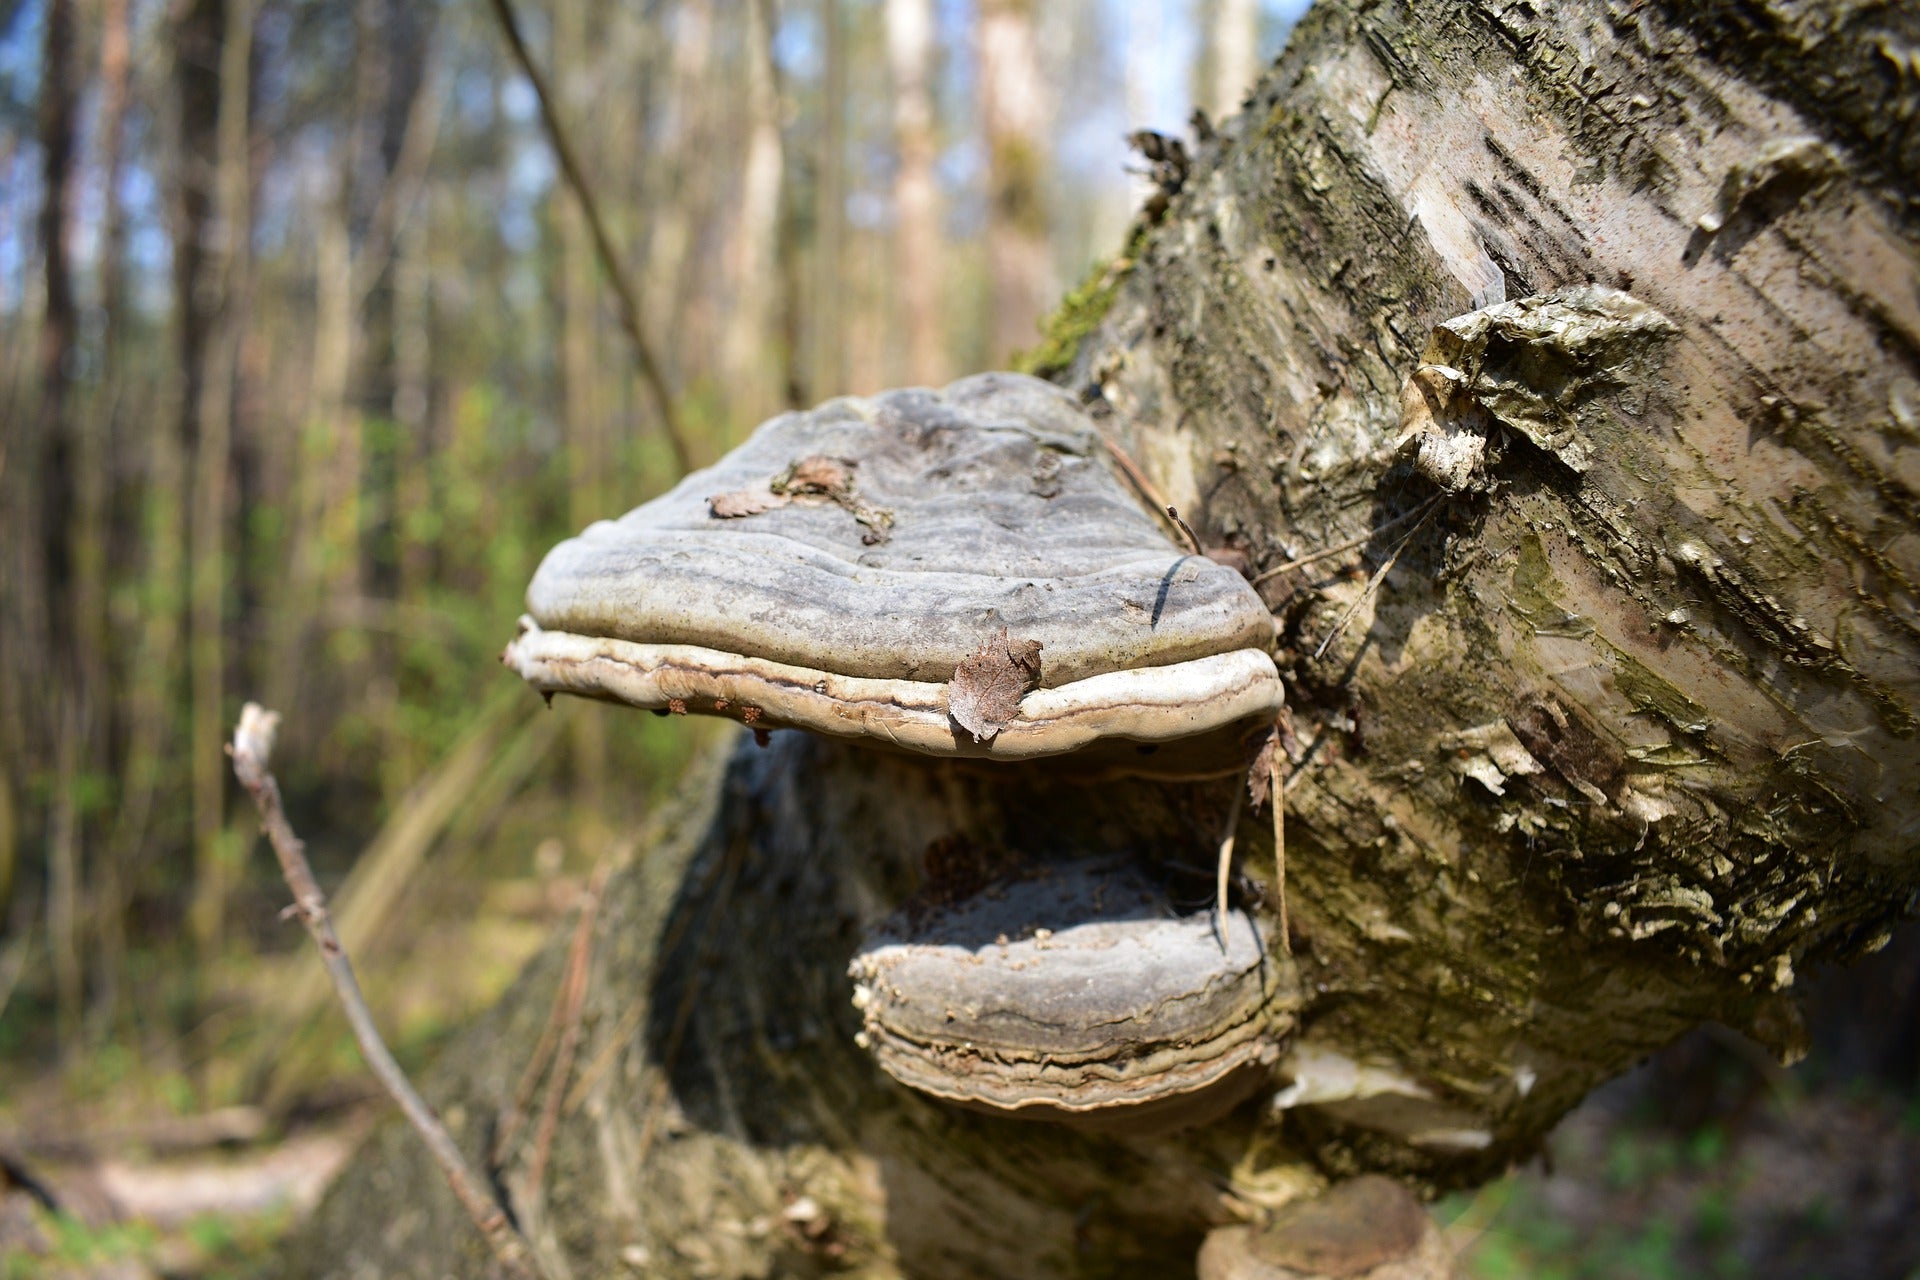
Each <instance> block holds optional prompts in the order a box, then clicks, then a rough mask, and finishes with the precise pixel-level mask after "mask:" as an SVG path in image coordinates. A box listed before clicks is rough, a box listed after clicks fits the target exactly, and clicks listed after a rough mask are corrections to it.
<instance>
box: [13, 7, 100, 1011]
mask: <svg viewBox="0 0 1920 1280" xmlns="http://www.w3.org/2000/svg"><path fill="white" fill-rule="evenodd" d="M131 63H132V39H131V32H130V30H129V28H128V20H127V0H102V3H101V5H100V114H99V121H98V126H97V128H98V136H99V145H98V150H99V157H100V159H99V165H100V175H101V183H102V193H101V212H100V251H99V291H100V292H99V312H100V325H99V332H100V357H99V360H100V366H99V367H100V370H101V374H102V376H101V378H100V381H99V387H98V395H97V402H96V404H95V407H94V411H93V413H92V414H90V415H89V421H90V423H91V432H90V435H89V437H88V441H87V443H88V448H87V461H86V462H84V463H83V464H82V466H81V470H80V480H81V484H82V485H83V488H82V491H81V495H80V525H81V528H82V529H83V530H85V531H86V532H85V534H84V536H83V537H81V538H80V542H81V543H82V546H83V550H82V552H81V554H80V556H79V564H80V567H81V570H82V571H81V573H80V580H81V583H82V591H81V595H82V598H83V602H84V603H83V605H82V610H81V613H82V619H83V627H84V629H85V631H86V635H87V638H86V640H85V641H84V642H83V644H82V645H81V647H80V652H81V653H82V654H83V655H84V656H85V657H86V659H87V667H88V670H87V675H86V677H85V679H86V681H87V684H86V687H87V688H88V689H90V690H92V691H93V705H92V707H91V711H92V740H93V742H94V743H95V752H96V759H98V760H100V761H101V763H102V764H106V763H107V761H108V759H109V754H108V753H109V751H110V746H109V739H108V734H109V731H110V728H111V727H113V726H117V725H121V724H124V723H126V721H127V718H128V717H126V715H125V714H124V713H123V712H121V711H119V710H118V708H117V707H114V706H110V705H109V704H110V703H111V702H112V701H113V694H114V689H113V684H112V680H111V677H110V674H109V671H108V660H107V636H106V632H107V608H108V604H107V582H108V571H107V557H108V554H109V546H110V544H111V542H112V541H113V540H114V538H113V532H114V531H113V520H112V513H111V510H110V495H111V492H112V483H113V473H114V470H115V464H116V458H115V457H114V448H113V445H114V436H115V435H116V434H117V431H116V427H117V424H118V422H119V406H120V403H121V399H122V396H123V394H124V391H125V385H126V384H125V382H124V381H123V374H122V372H121V370H122V368H123V361H124V356H125V352H124V350H123V347H122V341H121V340H122V338H123V336H124V331H125V328H126V324H127V315H126V311H127V296H126V241H127V225H126V221H127V220H126V207H125V202H124V201H123V200H122V199H121V193H120V183H121V180H122V177H123V173H122V167H123V161H124V156H125V151H126V121H127V102H128V97H129V80H130V66H131ZM116 763H119V764H120V765H121V766H122V767H124V765H125V761H124V759H122V760H120V761H117V762H116ZM126 798H127V797H126V796H125V793H124V791H123V792H122V795H121V797H120V799H121V801H122V803H123V804H124V803H125V801H126ZM101 825H102V827H103V828H104V827H105V826H106V824H104V823H103V824H101ZM112 829H113V838H111V839H101V840H97V841H96V845H97V847H98V848H99V849H100V854H99V856H98V857H97V858H96V860H95V863H94V873H93V882H94V884H93V919H94V921H95V934H96V943H97V949H98V956H99V962H98V966H97V972H96V974H95V991H94V1000H93V1006H92V1009H91V1012H90V1014H89V1017H90V1019H91V1022H92V1027H93V1029H94V1030H95V1031H96V1032H98V1033H101V1034H104V1033H106V1032H108V1031H110V1030H111V1029H112V1028H113V1026H114V1024H115V1022H116V1020H117V1019H118V1017H119V1003H120V980H121V977H122V975H123V973H124V972H125V968H126V957H127V935H126V913H127V901H128V896H127V895H128V886H129V884H130V883H131V866H130V864H131V862H132V860H133V851H132V849H131V848H130V847H129V846H128V845H127V844H125V843H124V842H123V841H122V840H121V839H120V838H119V837H120V834H121V828H120V825H119V822H118V821H117V819H116V821H115V822H114V824H113V828H112ZM3 905H4V895H0V906H3Z"/></svg>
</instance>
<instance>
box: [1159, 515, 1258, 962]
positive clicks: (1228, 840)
mask: <svg viewBox="0 0 1920 1280" xmlns="http://www.w3.org/2000/svg"><path fill="white" fill-rule="evenodd" d="M1169 510H1171V508H1169ZM1240 792H1241V788H1240V786H1239V784H1238V783H1235V784H1234V788H1233V807H1232V808H1231V809H1229V810H1227V829H1226V831H1224V832H1223V833H1222V834H1221V836H1220V859H1219V861H1218V862H1217V863H1216V864H1215V865H1214V871H1213V908H1214V915H1215V918H1216V919H1217V920H1218V921H1219V924H1220V949H1221V950H1222V951H1225V950H1226V949H1227V875H1228V872H1229V871H1231V870H1232V868H1233V838H1234V834H1235V833H1236V832H1238V831H1239V830H1240V803H1241V801H1240Z"/></svg>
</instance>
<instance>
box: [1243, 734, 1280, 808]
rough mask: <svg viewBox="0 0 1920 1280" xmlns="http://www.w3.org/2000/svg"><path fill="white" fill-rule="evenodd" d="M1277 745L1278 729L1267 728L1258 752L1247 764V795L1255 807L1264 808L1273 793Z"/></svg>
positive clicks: (1278, 738) (1278, 741)
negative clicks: (1251, 761) (1274, 760)
mask: <svg viewBox="0 0 1920 1280" xmlns="http://www.w3.org/2000/svg"><path fill="white" fill-rule="evenodd" d="M1279 747H1280V730H1279V729H1277V728H1276V729H1269V730H1267V736H1266V737H1265V738H1262V739H1261V740H1260V752H1259V754H1258V755H1256V756H1254V758H1253V763H1252V764H1251V765H1249V766H1247V797H1248V798H1249V799H1250V800H1252V801H1253V807H1254V808H1256V809H1263V808H1265V807H1266V804H1267V800H1268V798H1269V797H1270V796H1272V794H1273V759H1274V754H1275V752H1277V751H1278V750H1279Z"/></svg>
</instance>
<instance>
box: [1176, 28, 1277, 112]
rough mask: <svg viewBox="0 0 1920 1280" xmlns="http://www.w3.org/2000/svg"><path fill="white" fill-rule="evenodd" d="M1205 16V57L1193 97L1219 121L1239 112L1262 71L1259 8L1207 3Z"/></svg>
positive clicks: (1203, 55)
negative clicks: (1258, 73)
mask: <svg viewBox="0 0 1920 1280" xmlns="http://www.w3.org/2000/svg"><path fill="white" fill-rule="evenodd" d="M1203 12H1204V14H1205V25H1204V29H1203V30H1202V31H1201V33H1200V34H1201V39H1202V41H1203V42H1204V43H1203V46H1202V48H1203V54H1202V57H1201V60H1200V75H1199V76H1198V77H1196V78H1197V79H1198V80H1199V83H1198V84H1197V85H1195V86H1194V87H1195V90H1196V91H1195V93H1194V95H1193V96H1194V100H1195V101H1197V102H1198V103H1199V104H1200V105H1201V106H1202V107H1203V108H1205V109H1206V112H1207V114H1208V115H1210V116H1212V117H1213V118H1214V119H1215V120H1218V119H1220V118H1222V117H1223V116H1227V115H1231V114H1232V113H1233V112H1235V111H1238V110H1239V109H1240V99H1241V98H1243V97H1245V96H1246V93H1247V90H1249V89H1251V88H1253V80H1254V76H1255V74H1256V73H1257V72H1258V71H1259V69H1260V5H1259V4H1258V2H1257V0H1207V2H1206V4H1205V5H1204V6H1203Z"/></svg>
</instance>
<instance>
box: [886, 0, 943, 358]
mask: <svg viewBox="0 0 1920 1280" xmlns="http://www.w3.org/2000/svg"><path fill="white" fill-rule="evenodd" d="M887 65H888V67H889V69H890V70H891V71H892V73H893V145H894V149H895V151H896V153H897V155H898V161H897V164H898V167H897V168H896V170H895V171H894V177H893V207H894V217H895V219H896V223H895V230H894V235H893V281H894V305H895V306H896V307H897V308H898V313H899V317H900V328H901V330H902V341H903V344H904V347H905V361H904V368H905V374H906V380H907V382H909V383H912V384H916V385H920V386H939V385H940V384H941V383H943V382H944V381H946V338H945V335H944V333H943V332H942V329H941V324H940V292H941V283H942V276H943V275H944V272H943V271H942V270H941V266H942V255H941V252H940V248H941V235H940V209H939V193H938V191H937V190H936V189H935V186H934V177H933V161H934V132H933V125H934V120H933V87H932V80H933V4H932V0H887Z"/></svg>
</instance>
